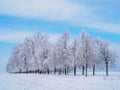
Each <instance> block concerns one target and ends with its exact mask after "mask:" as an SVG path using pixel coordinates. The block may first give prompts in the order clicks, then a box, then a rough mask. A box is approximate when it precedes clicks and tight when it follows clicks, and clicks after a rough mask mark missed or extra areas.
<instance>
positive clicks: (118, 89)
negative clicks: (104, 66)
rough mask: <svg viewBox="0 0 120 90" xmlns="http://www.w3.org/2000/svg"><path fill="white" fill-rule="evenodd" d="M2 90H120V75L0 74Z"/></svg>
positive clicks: (0, 89) (0, 88)
mask: <svg viewBox="0 0 120 90" xmlns="http://www.w3.org/2000/svg"><path fill="white" fill-rule="evenodd" d="M0 90H120V73H110V76H109V77H106V76H104V73H97V75H96V76H94V77H93V76H92V75H89V76H88V77H85V76H81V75H77V76H73V75H67V76H65V75H60V76H59V75H41V74H0Z"/></svg>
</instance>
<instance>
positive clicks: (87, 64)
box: [85, 63, 88, 77]
mask: <svg viewBox="0 0 120 90" xmlns="http://www.w3.org/2000/svg"><path fill="white" fill-rule="evenodd" d="M87 68H88V64H87V63H86V68H85V76H86V77H87Z"/></svg>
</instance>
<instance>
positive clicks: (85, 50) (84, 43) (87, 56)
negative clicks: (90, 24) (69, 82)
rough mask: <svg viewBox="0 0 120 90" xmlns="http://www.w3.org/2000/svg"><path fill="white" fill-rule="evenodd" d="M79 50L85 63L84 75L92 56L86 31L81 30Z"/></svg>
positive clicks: (90, 43)
mask: <svg viewBox="0 0 120 90" xmlns="http://www.w3.org/2000/svg"><path fill="white" fill-rule="evenodd" d="M80 52H81V58H80V59H81V60H82V62H84V65H85V76H87V70H88V65H89V63H90V61H91V56H92V42H91V37H90V36H89V34H88V33H87V32H86V31H84V30H83V31H82V32H81V37H80Z"/></svg>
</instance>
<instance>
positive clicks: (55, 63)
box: [7, 31, 116, 76]
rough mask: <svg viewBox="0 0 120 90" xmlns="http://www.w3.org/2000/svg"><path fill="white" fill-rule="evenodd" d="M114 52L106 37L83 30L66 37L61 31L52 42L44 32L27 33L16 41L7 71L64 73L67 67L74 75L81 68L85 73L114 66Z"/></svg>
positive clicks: (65, 33) (66, 71) (67, 34)
mask: <svg viewBox="0 0 120 90" xmlns="http://www.w3.org/2000/svg"><path fill="white" fill-rule="evenodd" d="M115 59H116V56H115V53H114V52H113V51H111V50H110V48H109V43H108V41H105V40H101V39H98V38H93V37H91V36H90V35H89V34H88V33H87V32H86V31H81V33H80V36H79V37H78V38H76V39H74V40H73V42H71V41H70V38H69V33H68V32H67V31H65V32H64V33H63V34H62V35H61V37H60V38H59V40H58V41H57V42H56V43H54V44H53V43H51V42H50V41H49V36H48V35H42V34H41V33H36V34H35V35H33V36H31V37H27V38H26V39H25V41H24V42H23V43H20V44H18V45H16V47H15V48H14V49H13V52H12V55H11V57H10V58H9V61H8V64H7V72H10V73H48V74H49V73H54V74H55V73H58V74H59V75H60V74H61V73H64V74H65V75H66V74H68V73H69V72H70V71H73V72H74V75H76V69H81V71H82V75H85V76H87V72H88V69H90V70H93V75H95V69H96V68H101V67H102V68H104V69H105V71H106V75H107V76H108V68H109V67H111V66H115Z"/></svg>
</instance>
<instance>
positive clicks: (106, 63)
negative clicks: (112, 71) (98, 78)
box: [106, 62, 108, 76]
mask: <svg viewBox="0 0 120 90" xmlns="http://www.w3.org/2000/svg"><path fill="white" fill-rule="evenodd" d="M106 76H108V62H106Z"/></svg>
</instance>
